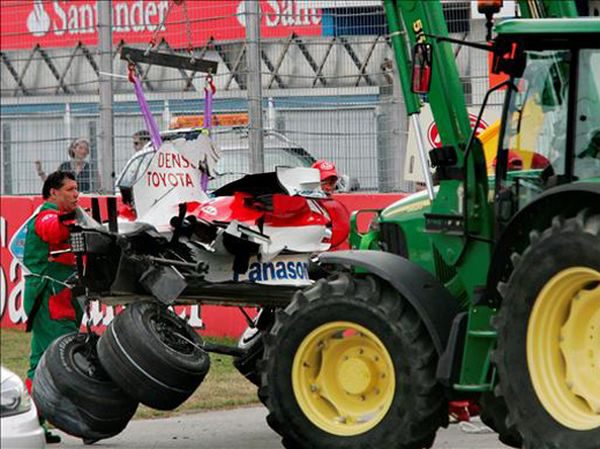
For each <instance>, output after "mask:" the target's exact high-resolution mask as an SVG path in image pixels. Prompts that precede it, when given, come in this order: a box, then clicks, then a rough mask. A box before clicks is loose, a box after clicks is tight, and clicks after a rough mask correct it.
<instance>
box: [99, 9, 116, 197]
mask: <svg viewBox="0 0 600 449" xmlns="http://www.w3.org/2000/svg"><path fill="white" fill-rule="evenodd" d="M96 5H97V8H98V51H99V53H100V72H103V73H112V72H113V63H112V62H113V59H112V0H98V1H97V2H96ZM98 82H99V86H100V132H99V133H98V138H99V141H100V145H99V149H100V151H99V153H100V177H101V184H100V191H101V192H104V193H112V192H113V191H114V184H115V169H114V143H115V139H114V119H113V85H112V78H111V77H110V76H106V75H99V80H98Z"/></svg>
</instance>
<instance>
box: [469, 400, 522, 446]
mask: <svg viewBox="0 0 600 449" xmlns="http://www.w3.org/2000/svg"><path fill="white" fill-rule="evenodd" d="M479 406H480V407H481V413H480V417H481V422H483V423H484V424H485V425H486V426H488V427H489V428H491V429H493V430H494V431H495V432H496V433H497V434H498V439H499V440H500V441H501V442H502V443H504V444H506V445H507V446H510V447H517V448H520V447H521V445H522V444H523V438H521V435H520V434H519V432H518V431H517V429H515V428H514V426H513V427H511V428H509V427H508V426H507V425H506V416H507V415H508V410H507V409H506V403H505V402H504V399H503V398H502V397H499V396H496V395H495V394H494V393H491V392H488V393H483V394H482V395H481V398H480V399H479Z"/></svg>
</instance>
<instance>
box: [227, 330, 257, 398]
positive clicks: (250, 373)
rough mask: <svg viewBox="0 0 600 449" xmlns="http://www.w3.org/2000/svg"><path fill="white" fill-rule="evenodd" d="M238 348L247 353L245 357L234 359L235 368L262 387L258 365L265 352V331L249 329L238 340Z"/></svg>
mask: <svg viewBox="0 0 600 449" xmlns="http://www.w3.org/2000/svg"><path fill="white" fill-rule="evenodd" d="M238 348H240V349H243V350H244V351H245V352H244V355H242V356H239V357H235V358H234V359H233V366H234V367H235V368H236V369H237V370H238V371H239V373H240V374H241V375H242V376H244V377H245V378H246V379H247V380H248V381H250V382H252V383H253V384H254V385H256V386H257V387H260V373H259V371H258V368H257V365H258V364H259V362H260V360H261V359H262V357H263V354H264V350H265V345H264V343H263V331H261V330H259V329H256V328H252V327H248V328H247V329H246V330H245V331H244V333H243V334H242V336H241V337H240V339H239V340H238Z"/></svg>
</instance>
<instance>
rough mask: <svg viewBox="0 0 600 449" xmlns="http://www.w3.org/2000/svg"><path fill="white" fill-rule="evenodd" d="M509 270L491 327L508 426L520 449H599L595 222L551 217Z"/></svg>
mask: <svg viewBox="0 0 600 449" xmlns="http://www.w3.org/2000/svg"><path fill="white" fill-rule="evenodd" d="M512 262H513V267H514V269H513V272H512V274H511V276H510V278H509V280H508V282H507V284H503V285H501V286H499V291H500V293H501V294H502V297H503V301H502V304H501V306H500V311H499V313H498V316H497V318H496V320H495V325H496V328H497V331H498V343H497V350H496V352H495V355H494V361H495V363H496V366H497V369H498V374H499V383H498V386H497V387H496V392H497V394H498V395H500V396H503V397H504V400H505V402H506V406H507V408H508V417H507V425H514V426H515V427H516V428H517V430H518V431H519V433H520V434H521V436H522V437H523V447H524V448H525V449H575V448H576V449H599V448H600V365H599V364H598V360H599V357H600V214H598V213H597V212H596V213H590V212H589V210H585V211H582V212H580V213H579V214H578V215H577V216H576V217H573V218H569V219H564V218H562V217H555V218H554V219H553V221H552V226H551V227H550V228H548V229H546V230H544V231H543V232H541V233H540V232H537V231H533V232H531V233H530V244H529V247H528V248H527V249H526V250H525V251H524V252H523V253H522V254H514V255H513V257H512Z"/></svg>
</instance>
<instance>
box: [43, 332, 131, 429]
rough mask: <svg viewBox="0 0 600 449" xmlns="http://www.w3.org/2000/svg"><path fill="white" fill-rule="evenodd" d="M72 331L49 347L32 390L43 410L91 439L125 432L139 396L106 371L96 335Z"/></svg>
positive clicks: (46, 415)
mask: <svg viewBox="0 0 600 449" xmlns="http://www.w3.org/2000/svg"><path fill="white" fill-rule="evenodd" d="M86 337H87V336H86V335H83V334H80V335H78V334H68V335H65V336H63V337H60V338H58V339H56V340H55V341H54V342H53V343H52V344H51V345H50V346H49V347H48V349H47V350H46V352H45V353H44V355H43V356H42V359H41V360H40V363H39V364H38V367H37V369H36V372H35V376H34V380H33V390H32V396H33V400H34V402H35V404H36V406H37V408H38V411H39V414H40V416H43V417H44V418H45V419H47V420H48V421H49V422H51V423H52V424H53V425H54V426H56V427H57V428H59V429H60V430H62V431H64V432H66V433H68V434H70V435H73V436H75V437H79V438H84V439H86V440H99V439H103V438H110V437H112V436H115V435H117V434H118V433H120V432H121V431H122V430H123V429H125V427H126V426H127V423H128V422H129V420H130V419H131V417H132V416H133V414H134V413H135V411H136V409H137V406H138V401H136V400H135V399H133V398H131V397H130V396H128V395H127V394H126V393H125V392H124V391H123V390H121V388H119V387H118V386H117V385H116V384H115V383H114V382H113V381H112V380H111V379H110V377H108V375H107V374H106V372H104V370H103V368H102V366H101V365H100V363H99V361H98V359H97V358H96V356H95V339H94V338H93V337H91V340H86Z"/></svg>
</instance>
